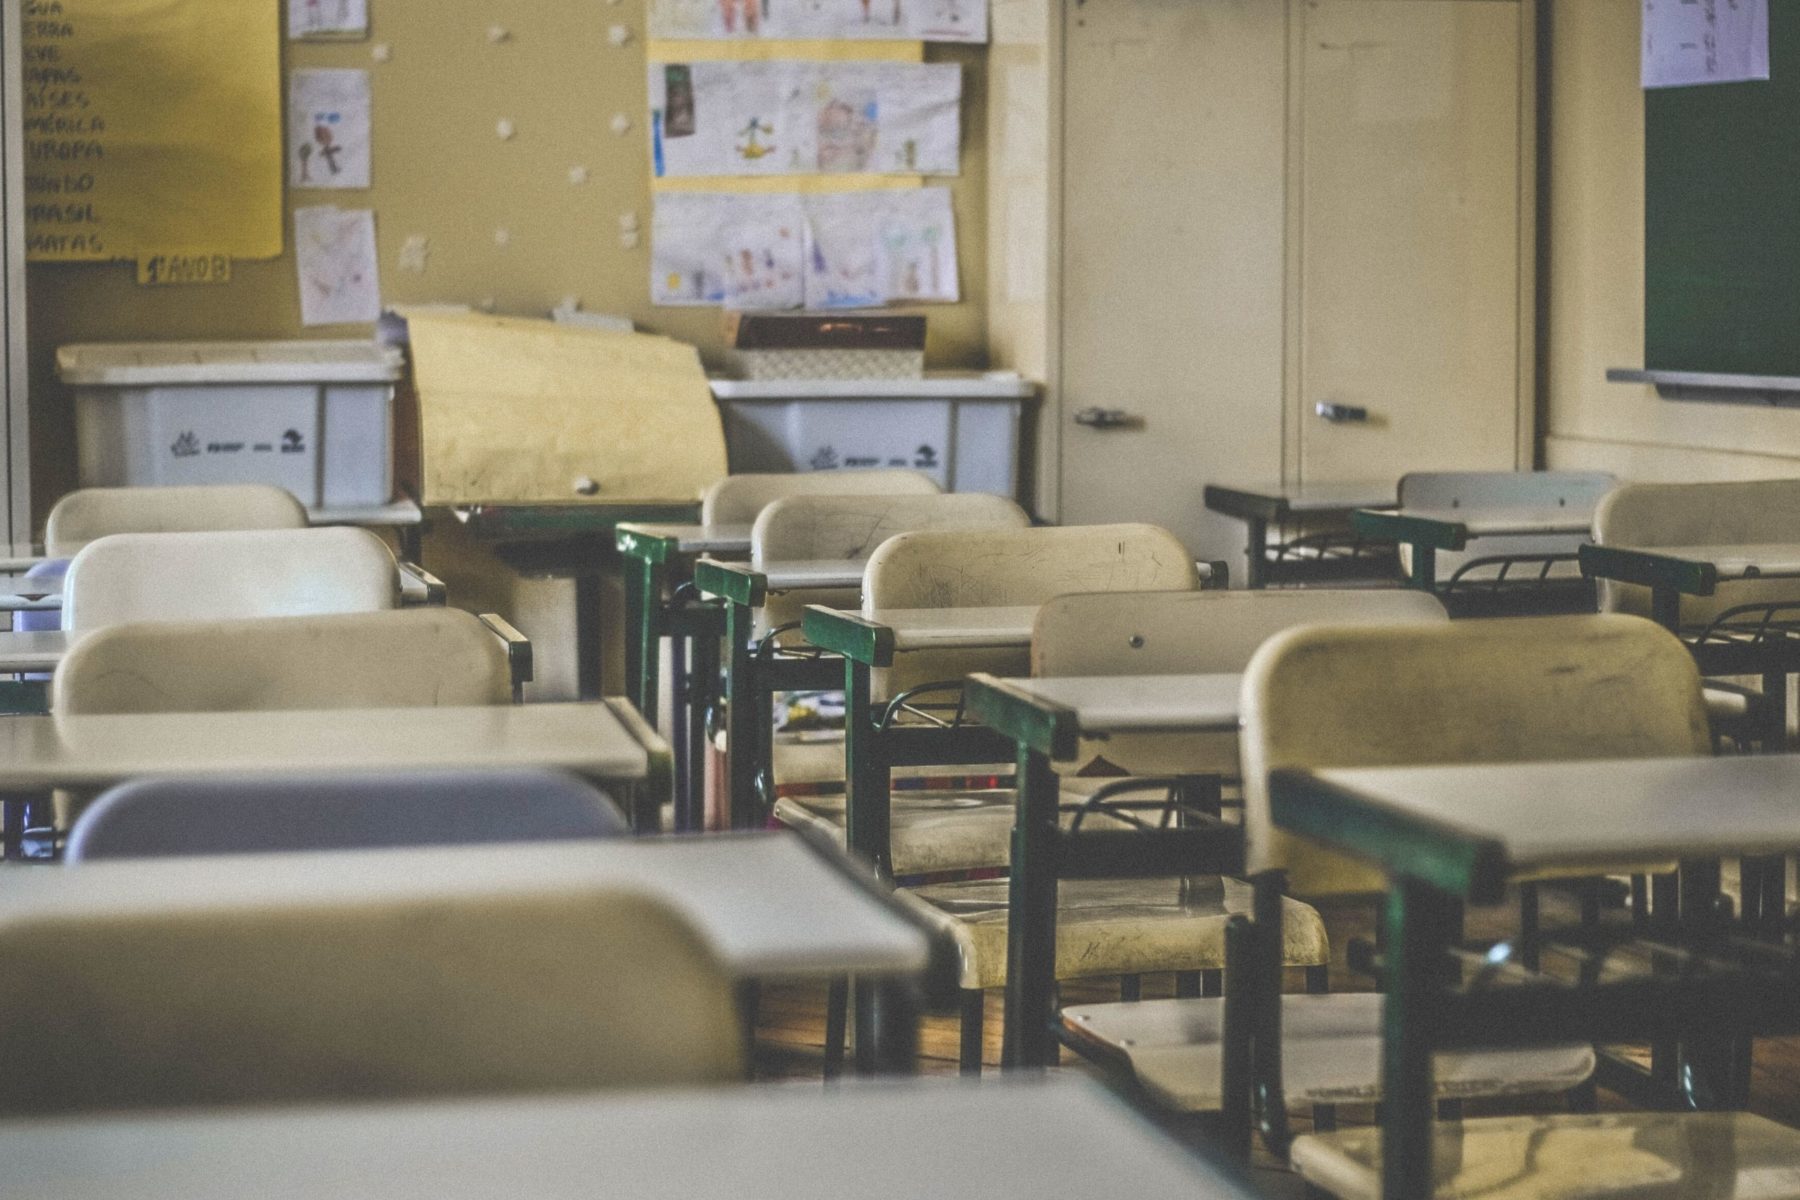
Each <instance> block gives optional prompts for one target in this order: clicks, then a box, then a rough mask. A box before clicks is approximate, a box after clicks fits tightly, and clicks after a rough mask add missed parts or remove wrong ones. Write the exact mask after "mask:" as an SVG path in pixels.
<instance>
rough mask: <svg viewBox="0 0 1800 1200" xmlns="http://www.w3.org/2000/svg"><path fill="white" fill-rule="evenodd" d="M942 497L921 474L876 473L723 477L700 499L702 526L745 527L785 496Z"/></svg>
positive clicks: (888, 470)
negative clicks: (937, 494) (937, 495)
mask: <svg viewBox="0 0 1800 1200" xmlns="http://www.w3.org/2000/svg"><path fill="white" fill-rule="evenodd" d="M941 491H943V489H942V488H940V487H939V486H938V484H937V481H936V480H935V479H933V478H932V477H931V476H929V475H927V474H925V473H924V472H923V471H912V470H898V469H893V468H887V467H882V468H877V469H873V470H856V471H800V472H795V473H792V474H783V475H727V476H726V477H725V478H723V479H721V480H719V481H718V482H717V483H715V484H713V485H712V486H711V487H709V488H707V489H706V492H705V494H704V495H702V496H701V497H700V523H701V524H702V525H749V524H752V523H754V522H755V520H756V518H757V517H758V516H759V515H761V513H762V510H763V509H765V508H767V507H768V506H769V505H771V504H773V503H775V501H777V500H781V499H784V498H786V497H788V496H930V495H934V494H936V493H938V492H941Z"/></svg>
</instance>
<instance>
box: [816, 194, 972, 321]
mask: <svg viewBox="0 0 1800 1200" xmlns="http://www.w3.org/2000/svg"><path fill="white" fill-rule="evenodd" d="M803 204H804V206H805V209H806V306H807V307H808V308H864V307H867V306H870V305H876V304H892V303H895V302H897V301H903V300H917V301H942V302H946V303H954V302H955V301H956V300H957V299H958V298H959V295H960V293H959V291H958V289H957V279H956V275H957V271H956V219H955V217H954V216H953V215H952V214H951V211H950V189H948V188H916V189H913V190H910V191H906V190H898V189H897V190H894V191H882V192H838V193H834V194H832V195H823V196H807V197H804V198H803Z"/></svg>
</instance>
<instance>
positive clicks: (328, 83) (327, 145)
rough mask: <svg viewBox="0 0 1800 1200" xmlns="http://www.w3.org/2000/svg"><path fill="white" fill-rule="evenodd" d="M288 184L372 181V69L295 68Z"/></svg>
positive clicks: (315, 185) (291, 80)
mask: <svg viewBox="0 0 1800 1200" xmlns="http://www.w3.org/2000/svg"><path fill="white" fill-rule="evenodd" d="M288 185H289V186H290V187H297V188H366V187H368V186H369V73H368V72H367V71H346V70H316V71H295V72H294V73H293V75H292V76H291V77H290V78H289V80H288Z"/></svg>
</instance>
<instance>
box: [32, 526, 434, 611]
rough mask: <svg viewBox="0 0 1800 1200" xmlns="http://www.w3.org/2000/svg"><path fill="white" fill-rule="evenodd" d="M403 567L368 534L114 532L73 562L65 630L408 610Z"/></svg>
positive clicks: (336, 531)
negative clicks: (402, 602)
mask: <svg viewBox="0 0 1800 1200" xmlns="http://www.w3.org/2000/svg"><path fill="white" fill-rule="evenodd" d="M396 571H397V567H396V564H395V562H394V556H393V554H391V553H390V552H389V551H388V548H387V546H385V545H384V544H383V543H382V541H381V539H380V538H378V537H376V536H375V535H374V534H372V533H370V532H369V531H368V530H366V529H354V528H332V529H290V530H271V531H264V532H247V533H246V532H228V533H156V534H150V533H119V534H110V535H108V536H106V537H103V538H100V539H99V540H98V541H94V542H90V543H89V544H88V545H87V546H85V547H83V548H82V550H81V552H80V553H79V554H77V555H76V556H75V559H74V561H73V562H71V563H70V564H69V572H68V575H67V577H66V578H65V579H64V581H63V628H64V629H67V630H69V631H70V632H71V633H86V632H88V631H90V630H93V629H98V628H100V627H101V626H104V625H115V624H120V623H122V622H127V621H158V620H169V619H186V620H196V621H198V620H236V619H242V618H245V617H299V616H319V615H323V614H326V613H345V612H373V611H376V610H380V609H389V608H395V607H397V606H398V605H399V602H400V593H399V586H398V582H397V580H398V575H397V574H396Z"/></svg>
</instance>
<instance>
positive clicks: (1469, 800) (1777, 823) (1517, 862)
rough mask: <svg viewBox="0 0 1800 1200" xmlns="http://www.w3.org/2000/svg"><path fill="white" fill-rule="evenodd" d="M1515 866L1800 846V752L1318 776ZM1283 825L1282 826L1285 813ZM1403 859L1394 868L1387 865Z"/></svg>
mask: <svg viewBox="0 0 1800 1200" xmlns="http://www.w3.org/2000/svg"><path fill="white" fill-rule="evenodd" d="M1314 776H1315V778H1317V779H1319V780H1321V781H1323V782H1324V783H1326V784H1328V785H1331V786H1334V787H1336V788H1339V789H1343V790H1344V791H1347V792H1352V793H1355V795H1356V797H1357V799H1356V800H1355V801H1354V802H1352V804H1351V807H1367V808H1370V809H1375V810H1381V811H1384V812H1386V813H1388V814H1391V815H1393V816H1394V817H1396V818H1398V819H1400V820H1402V821H1406V822H1409V823H1413V824H1416V825H1419V826H1421V827H1430V828H1432V829H1434V830H1435V831H1437V832H1438V833H1440V834H1443V835H1445V836H1448V837H1453V838H1456V839H1459V840H1461V841H1463V842H1466V843H1469V844H1476V843H1487V844H1491V845H1493V846H1496V847H1497V848H1498V849H1499V850H1500V852H1501V853H1503V854H1504V856H1505V859H1506V862H1507V863H1508V864H1510V865H1511V866H1512V867H1513V868H1515V869H1525V868H1533V867H1547V866H1556V865H1558V864H1565V863H1587V862H1645V861H1656V860H1660V859H1668V858H1679V857H1683V856H1688V857H1700V858H1712V857H1726V856H1730V855H1735V854H1775V853H1781V852H1788V851H1793V850H1796V849H1800V756H1796V755H1768V756H1762V755H1758V756H1755V757H1749V756H1746V757H1734V758H1660V759H1658V758H1646V759H1625V760H1606V759H1602V760H1596V761H1590V762H1556V763H1511V764H1492V765H1473V766H1444V767H1395V768H1358V769H1354V770H1350V769H1345V770H1324V771H1318V772H1315V773H1314ZM1276 821H1277V823H1279V824H1283V825H1286V824H1288V822H1287V821H1286V820H1284V819H1283V817H1282V815H1281V813H1280V812H1279V811H1278V812H1277V813H1276ZM1384 865H1390V866H1391V865H1396V864H1384Z"/></svg>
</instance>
